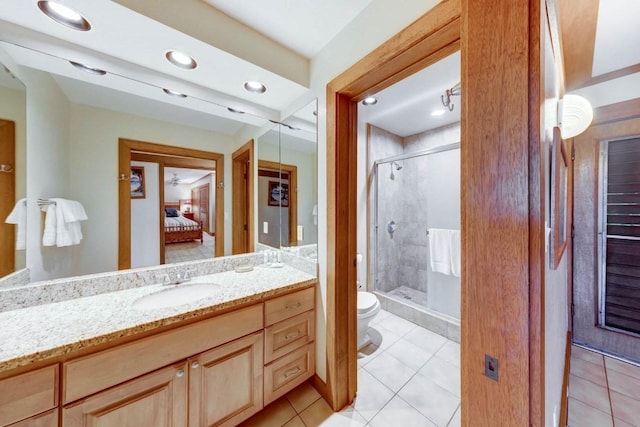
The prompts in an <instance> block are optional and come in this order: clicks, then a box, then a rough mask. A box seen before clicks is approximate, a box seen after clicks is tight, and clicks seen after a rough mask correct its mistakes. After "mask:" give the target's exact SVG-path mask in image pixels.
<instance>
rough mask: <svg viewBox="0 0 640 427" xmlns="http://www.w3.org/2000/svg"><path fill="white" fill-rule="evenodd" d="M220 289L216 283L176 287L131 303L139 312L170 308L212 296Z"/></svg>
mask: <svg viewBox="0 0 640 427" xmlns="http://www.w3.org/2000/svg"><path fill="white" fill-rule="evenodd" d="M219 287H220V285H218V284H217V283H194V284H192V285H178V286H176V287H172V288H170V289H164V290H162V291H158V292H155V293H153V294H149V295H145V296H143V297H140V298H138V299H137V300H135V301H134V302H133V307H135V308H138V309H141V310H149V309H154V308H164V307H172V306H177V305H183V304H189V303H191V302H194V301H198V300H200V299H204V298H208V297H210V296H212V295H214V293H215V291H216V290H217V289H218V288H219Z"/></svg>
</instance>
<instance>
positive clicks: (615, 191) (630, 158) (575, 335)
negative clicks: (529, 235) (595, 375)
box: [572, 103, 640, 363]
mask: <svg viewBox="0 0 640 427" xmlns="http://www.w3.org/2000/svg"><path fill="white" fill-rule="evenodd" d="M623 104H624V103H622V104H620V105H617V104H613V105H611V106H608V107H602V108H601V109H599V111H598V112H597V114H596V115H595V117H596V120H597V118H598V117H604V118H607V121H606V122H601V123H598V122H597V121H596V122H594V123H593V124H592V125H591V127H590V128H589V129H588V130H587V131H586V132H585V133H583V134H581V135H579V136H577V137H576V138H575V139H574V147H575V161H574V165H575V169H574V194H575V197H574V224H575V237H574V240H573V243H574V257H573V270H574V280H573V299H572V308H573V310H572V312H573V316H572V339H573V342H574V343H575V344H578V345H582V346H585V347H589V348H593V349H596V350H599V351H601V352H604V353H607V354H610V355H613V356H616V357H622V358H624V359H627V360H631V361H634V362H636V363H640V334H638V332H637V328H638V325H639V323H640V322H638V320H636V319H640V315H638V313H637V302H636V301H637V298H638V296H637V292H636V289H637V287H638V282H639V280H638V279H637V278H636V277H637V276H638V275H639V273H638V271H639V269H640V266H638V265H637V264H638V261H637V260H638V253H639V251H638V244H637V242H638V237H637V236H633V235H629V231H631V232H632V234H637V233H634V232H633V229H634V228H635V227H633V226H623V228H624V229H622V228H621V227H620V226H617V225H616V224H618V223H624V222H625V221H632V222H633V221H635V215H631V216H625V217H624V218H618V215H616V214H617V213H628V214H633V213H635V210H636V207H635V206H636V203H634V202H633V201H630V200H626V198H628V197H632V198H633V197H635V195H634V194H633V193H632V194H624V193H626V191H621V190H620V189H621V188H622V190H624V189H625V188H633V187H634V185H635V184H633V183H632V184H623V185H620V182H619V181H620V180H621V179H624V178H625V177H628V176H629V175H625V174H624V173H622V172H624V171H625V169H626V168H628V167H631V168H632V170H631V172H632V173H635V172H637V166H635V163H634V161H635V160H634V156H636V157H637V154H635V153H636V152H637V148H636V149H631V152H628V151H627V150H628V149H629V147H628V146H629V143H633V142H634V138H633V137H634V136H635V137H636V138H637V136H638V135H640V119H638V118H633V117H634V116H635V115H636V113H635V112H634V111H635V110H633V109H629V108H625V105H623ZM612 114H613V115H612ZM630 117H631V118H630ZM616 144H617V145H619V146H620V147H614V152H612V153H609V149H608V146H610V145H616ZM637 146H640V142H638V143H637ZM620 149H622V150H623V151H624V152H623V153H621V154H616V153H615V151H620ZM609 155H611V160H612V161H613V163H614V164H608V163H610V162H607V161H606V159H607V157H609ZM616 162H617V163H616ZM620 162H624V164H622V163H620ZM609 167H611V170H610V171H609V170H608V169H609ZM609 172H610V173H609ZM605 179H607V181H609V183H610V185H611V187H609V186H607V187H609V188H607V187H604V185H603V184H604V182H605ZM634 180H635V179H634ZM616 200H617V201H618V202H616ZM598 213H599V214H598ZM607 213H608V214H609V215H608V216H609V220H607V222H608V223H610V224H609V225H608V226H607V225H606V224H605V221H604V218H603V215H604V216H605V217H606V216H607ZM625 218H626V219H625ZM603 267H604V268H603ZM605 283H606V285H604V284H605ZM607 301H609V304H606V302H607ZM630 329H631V330H630ZM634 330H636V332H634Z"/></svg>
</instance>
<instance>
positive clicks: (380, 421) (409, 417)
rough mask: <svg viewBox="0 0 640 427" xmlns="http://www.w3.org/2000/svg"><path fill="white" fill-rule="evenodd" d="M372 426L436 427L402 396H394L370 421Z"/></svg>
mask: <svg viewBox="0 0 640 427" xmlns="http://www.w3.org/2000/svg"><path fill="white" fill-rule="evenodd" d="M369 425H370V426H372V427H388V426H424V427H436V425H435V424H433V423H432V422H431V421H429V420H428V419H427V418H426V417H425V416H424V415H422V414H421V413H420V412H419V411H417V410H416V409H415V408H414V407H413V406H411V405H409V404H408V403H407V402H405V401H404V400H402V399H401V398H400V397H398V396H396V397H394V398H393V399H392V400H391V402H389V403H388V404H387V405H386V406H385V407H384V408H382V410H381V411H380V412H378V414H377V415H376V416H375V417H373V419H372V420H371V421H370V422H369Z"/></svg>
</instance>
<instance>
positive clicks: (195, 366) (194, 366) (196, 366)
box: [191, 362, 200, 369]
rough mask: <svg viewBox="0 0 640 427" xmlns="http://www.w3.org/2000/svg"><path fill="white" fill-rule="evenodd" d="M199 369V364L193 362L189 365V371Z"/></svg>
mask: <svg viewBox="0 0 640 427" xmlns="http://www.w3.org/2000/svg"><path fill="white" fill-rule="evenodd" d="M199 367H200V363H198V362H193V363H192V364H191V369H198V368H199Z"/></svg>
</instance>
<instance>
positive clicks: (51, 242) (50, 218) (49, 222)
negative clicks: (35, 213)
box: [40, 204, 57, 246]
mask: <svg viewBox="0 0 640 427" xmlns="http://www.w3.org/2000/svg"><path fill="white" fill-rule="evenodd" d="M40 209H41V210H42V211H43V212H45V214H46V215H45V217H44V232H43V233H42V246H55V244H56V235H57V230H56V227H57V218H56V205H53V204H51V205H44V206H42V207H41V208H40Z"/></svg>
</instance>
